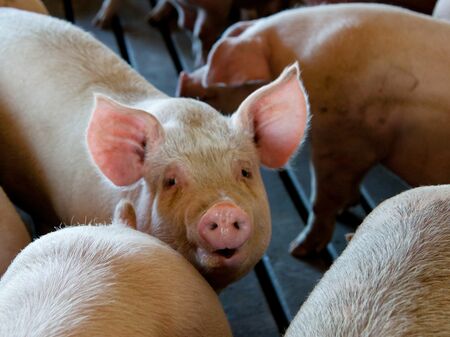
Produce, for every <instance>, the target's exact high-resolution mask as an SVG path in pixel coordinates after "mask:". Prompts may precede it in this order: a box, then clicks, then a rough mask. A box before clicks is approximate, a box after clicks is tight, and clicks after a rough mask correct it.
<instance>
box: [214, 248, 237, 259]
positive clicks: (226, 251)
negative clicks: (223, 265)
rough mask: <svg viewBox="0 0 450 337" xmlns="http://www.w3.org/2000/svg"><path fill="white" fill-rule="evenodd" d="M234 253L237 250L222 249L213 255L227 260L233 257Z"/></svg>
mask: <svg viewBox="0 0 450 337" xmlns="http://www.w3.org/2000/svg"><path fill="white" fill-rule="evenodd" d="M236 251H237V249H230V248H224V249H217V250H216V251H214V252H213V253H214V254H218V255H220V256H223V257H224V258H226V259H229V258H231V257H232V256H233V255H234V253H236Z"/></svg>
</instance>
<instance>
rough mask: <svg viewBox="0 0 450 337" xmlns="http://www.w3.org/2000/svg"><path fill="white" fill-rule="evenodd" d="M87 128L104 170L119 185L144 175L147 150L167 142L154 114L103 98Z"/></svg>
mask: <svg viewBox="0 0 450 337" xmlns="http://www.w3.org/2000/svg"><path fill="white" fill-rule="evenodd" d="M95 100H96V104H95V109H94V112H93V114H92V117H91V120H90V122H89V126H88V129H87V144H88V148H89V151H90V153H91V156H92V159H93V160H94V162H95V163H96V164H97V166H98V168H99V169H100V171H101V172H102V173H103V174H104V175H105V176H106V177H107V178H108V179H109V180H111V181H112V183H113V184H115V185H117V186H126V185H130V184H132V183H134V182H136V181H138V180H139V179H140V178H142V176H143V173H144V172H143V170H144V159H145V155H146V151H149V150H150V149H152V148H154V147H155V146H156V145H158V144H159V143H160V142H161V141H162V139H163V130H162V127H161V125H160V124H159V122H158V121H157V119H156V118H155V117H153V116H152V115H151V114H149V113H147V112H145V111H142V110H137V109H133V108H130V107H126V106H123V105H120V104H119V103H117V102H114V101H113V100H111V99H110V98H108V97H106V96H102V95H96V96H95Z"/></svg>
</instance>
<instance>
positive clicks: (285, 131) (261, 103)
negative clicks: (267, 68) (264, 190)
mask: <svg viewBox="0 0 450 337" xmlns="http://www.w3.org/2000/svg"><path fill="white" fill-rule="evenodd" d="M308 109H309V107H308V97H307V95H306V93H305V90H304V88H303V85H302V83H301V82H300V79H299V69H298V65H297V64H294V65H291V66H290V67H288V68H286V69H285V70H284V72H283V73H282V74H281V75H280V76H279V77H278V79H276V80H275V81H274V82H272V83H270V84H268V85H266V86H264V87H262V88H260V89H258V90H256V91H255V92H254V93H252V94H251V95H250V96H249V97H247V99H245V101H244V102H242V104H241V105H240V107H239V109H238V110H237V112H236V113H235V114H234V115H233V116H232V123H233V124H234V125H235V126H236V127H238V128H241V129H244V130H247V131H249V132H251V133H253V135H254V139H255V142H256V146H257V148H258V151H259V155H260V158H261V162H262V164H263V165H265V166H267V167H270V168H280V167H282V166H284V165H285V164H286V163H287V162H288V161H289V159H290V157H291V156H292V155H293V154H294V152H295V151H296V149H297V148H298V146H299V145H300V143H301V141H302V139H303V137H304V135H305V131H306V128H307V124H308Z"/></svg>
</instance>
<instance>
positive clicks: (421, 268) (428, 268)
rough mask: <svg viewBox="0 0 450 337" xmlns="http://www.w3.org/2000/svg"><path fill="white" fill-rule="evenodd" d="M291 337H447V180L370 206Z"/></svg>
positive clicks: (449, 266) (449, 210)
mask: <svg viewBox="0 0 450 337" xmlns="http://www.w3.org/2000/svg"><path fill="white" fill-rule="evenodd" d="M286 336H288V337H293V336H295V337H299V336H308V337H312V336H321V337H325V336H330V337H331V336H333V337H337V336H346V337H350V336H358V337H364V336H389V337H395V336H405V337H406V336H408V337H414V336H417V337H418V336H440V337H444V336H446V337H447V336H450V185H444V186H439V187H437V186H434V187H423V188H417V189H414V190H411V191H408V192H405V193H402V194H401V195H399V196H397V197H395V198H392V199H390V200H388V201H386V202H384V203H383V204H382V205H380V206H379V207H378V208H377V209H376V210H375V211H373V212H372V213H371V214H370V215H369V216H368V218H367V219H366V220H365V221H364V223H363V224H362V225H361V227H360V228H359V229H358V231H357V232H356V234H355V236H354V238H353V239H352V241H351V242H350V244H349V246H348V248H347V249H346V250H345V251H344V252H343V254H342V256H341V257H340V258H339V259H338V260H337V261H336V263H335V264H334V265H333V266H332V267H331V269H330V270H329V271H328V272H327V273H326V274H325V276H324V278H323V279H322V280H321V282H320V283H319V284H318V286H317V287H316V288H315V289H314V291H313V292H312V294H311V296H310V297H309V298H308V300H307V301H306V302H305V304H304V305H303V306H302V308H301V309H300V311H299V313H298V315H297V316H296V318H295V320H294V322H293V323H292V325H291V327H290V329H289V330H288V332H287V334H286Z"/></svg>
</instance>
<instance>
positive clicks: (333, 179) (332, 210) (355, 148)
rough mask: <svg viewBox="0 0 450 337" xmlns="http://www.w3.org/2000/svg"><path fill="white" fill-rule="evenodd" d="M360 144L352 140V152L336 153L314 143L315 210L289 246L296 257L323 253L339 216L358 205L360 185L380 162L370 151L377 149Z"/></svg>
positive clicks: (339, 151)
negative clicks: (371, 169) (349, 207)
mask: <svg viewBox="0 0 450 337" xmlns="http://www.w3.org/2000/svg"><path fill="white" fill-rule="evenodd" d="M359 143H360V144H358V142H357V140H355V139H353V141H352V151H351V152H344V151H345V150H348V149H349V147H348V146H342V147H341V148H340V149H336V148H332V146H331V145H330V143H328V144H320V145H321V146H320V147H319V150H317V147H316V148H315V147H314V146H315V145H316V146H318V145H319V144H314V142H313V144H312V152H313V153H312V156H313V157H312V166H313V167H312V170H311V171H312V172H311V173H312V174H311V176H312V182H311V185H312V186H311V191H312V195H311V200H312V210H311V213H310V214H309V217H308V222H307V225H306V227H305V229H304V230H303V231H302V232H301V233H300V234H299V235H298V236H297V238H296V239H295V240H294V241H293V242H292V243H291V244H290V248H289V250H290V253H291V254H292V255H293V256H296V257H302V256H305V255H308V254H311V253H316V252H320V251H321V250H323V249H324V248H325V247H326V245H327V244H328V242H329V241H330V240H331V238H332V235H333V230H334V226H335V220H336V216H337V215H338V213H339V212H340V211H342V210H343V209H344V208H345V207H348V206H349V205H351V204H354V203H356V202H357V201H358V199H359V184H360V183H361V180H362V179H363V177H364V175H365V174H366V173H367V172H368V170H369V169H370V167H372V166H373V165H374V164H375V163H376V162H377V159H376V158H377V156H376V154H375V152H371V151H370V150H368V149H372V148H374V147H371V146H369V145H367V144H366V142H364V141H363V140H362V139H361V140H360V142H359ZM331 144H333V143H331ZM325 146H326V147H325ZM321 149H326V150H323V151H322V150H321ZM314 150H316V151H314ZM363 151H365V152H363ZM358 152H359V153H358ZM355 158H357V159H356V160H355Z"/></svg>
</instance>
